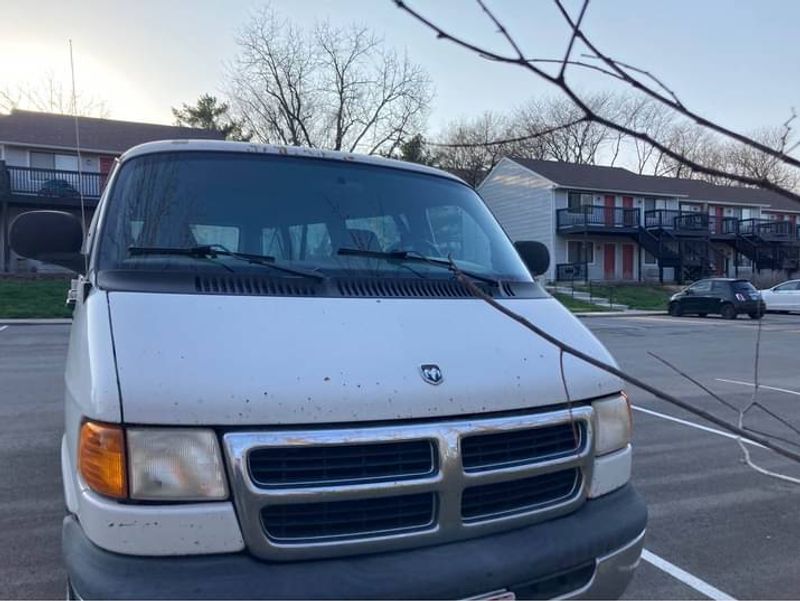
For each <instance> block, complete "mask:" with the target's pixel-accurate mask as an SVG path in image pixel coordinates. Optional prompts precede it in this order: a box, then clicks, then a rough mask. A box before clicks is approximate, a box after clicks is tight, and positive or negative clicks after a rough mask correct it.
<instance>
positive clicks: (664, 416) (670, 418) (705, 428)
mask: <svg viewBox="0 0 800 601" xmlns="http://www.w3.org/2000/svg"><path fill="white" fill-rule="evenodd" d="M632 407H633V409H635V410H636V411H641V412H642V413H646V414H648V415H653V416H655V417H660V418H661V419H666V420H668V421H671V422H675V423H676V424H682V425H684V426H689V427H691V428H696V429H698V430H703V431H704V432H710V433H711V434H716V435H717V436H724V437H725V438H730V439H732V440H739V438H740V437H739V436H736V434H731V433H729V432H723V431H722V430H717V429H716V428H709V427H708V426H701V425H700V424H696V423H694V422H690V421H686V420H685V419H681V418H679V417H673V416H671V415H667V414H665V413H659V412H658V411H653V410H652V409H645V408H644V407H637V406H636V405H632ZM741 441H742V442H743V443H745V444H749V445H752V446H754V447H761V448H762V449H763V448H764V447H763V445H760V444H759V443H757V442H756V441H755V440H750V439H749V438H742V439H741Z"/></svg>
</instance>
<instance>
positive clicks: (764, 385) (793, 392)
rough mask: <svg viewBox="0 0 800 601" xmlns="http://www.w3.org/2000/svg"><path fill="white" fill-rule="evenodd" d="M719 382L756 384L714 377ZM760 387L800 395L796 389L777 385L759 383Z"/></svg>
mask: <svg viewBox="0 0 800 601" xmlns="http://www.w3.org/2000/svg"><path fill="white" fill-rule="evenodd" d="M714 379H715V380H716V381H717V382H727V383H728V384H740V385H741V386H749V387H750V388H753V387H754V386H755V384H753V383H752V382H742V381H740V380H726V379H725V378H714ZM758 387H759V388H764V389H765V390H775V391H777V392H785V393H786V394H793V395H795V396H800V392H797V391H796V390H789V389H787V388H778V387H776V386H767V385H766V384H759V385H758Z"/></svg>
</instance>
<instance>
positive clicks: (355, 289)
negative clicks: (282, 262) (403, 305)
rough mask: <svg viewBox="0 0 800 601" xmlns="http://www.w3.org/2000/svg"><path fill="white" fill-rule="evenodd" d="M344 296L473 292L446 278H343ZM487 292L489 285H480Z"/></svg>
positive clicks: (451, 295)
mask: <svg viewBox="0 0 800 601" xmlns="http://www.w3.org/2000/svg"><path fill="white" fill-rule="evenodd" d="M337 286H338V289H339V293H340V294H341V295H342V296H356V297H380V298H399V297H412V298H471V297H472V296H473V294H472V293H471V292H470V291H469V290H468V289H467V287H466V286H464V285H463V284H462V283H461V282H457V281H453V280H444V279H430V280H421V279H414V280H412V279H404V278H392V279H388V278H387V279H385V280H380V279H342V280H339V281H338V282H337ZM478 286H479V287H480V288H481V289H482V290H484V291H485V292H486V293H487V294H493V289H492V288H491V287H489V286H485V287H484V286H482V285H478Z"/></svg>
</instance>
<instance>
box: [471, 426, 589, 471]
mask: <svg viewBox="0 0 800 601" xmlns="http://www.w3.org/2000/svg"><path fill="white" fill-rule="evenodd" d="M576 433H577V435H578V439H577V440H576V439H575V434H576ZM584 438H585V436H584V425H583V424H582V423H580V422H575V425H574V428H573V424H571V423H564V424H556V425H553V426H545V427H540V428H528V429H525V430H511V431H508V432H498V433H496V434H482V435H479V436H469V437H467V438H465V439H464V440H462V441H461V454H462V461H463V465H464V469H465V470H467V471H473V470H481V469H491V468H497V467H502V466H507V465H514V464H520V463H534V462H536V461H544V460H547V459H554V458H556V457H563V456H565V455H570V454H572V453H576V452H577V451H578V450H579V449H581V447H582V446H583V440H584Z"/></svg>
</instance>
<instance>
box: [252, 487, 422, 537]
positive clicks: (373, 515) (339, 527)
mask: <svg viewBox="0 0 800 601" xmlns="http://www.w3.org/2000/svg"><path fill="white" fill-rule="evenodd" d="M435 513H436V496H435V494H434V493H432V492H429V493H421V494H414V495H401V496H397V497H381V498H375V499H357V500H350V501H332V502H327V503H301V504H291V505H289V504H287V505H272V506H267V507H265V508H264V509H262V510H261V522H262V524H263V527H264V530H265V532H266V533H267V536H269V537H270V538H272V539H274V540H279V541H296V542H302V541H304V540H309V539H317V540H319V539H331V538H340V537H351V536H358V537H362V538H363V537H370V536H379V535H381V534H386V533H391V532H394V533H396V532H407V531H410V530H419V529H422V528H425V527H426V526H430V525H431V524H433V522H434V518H435Z"/></svg>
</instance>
